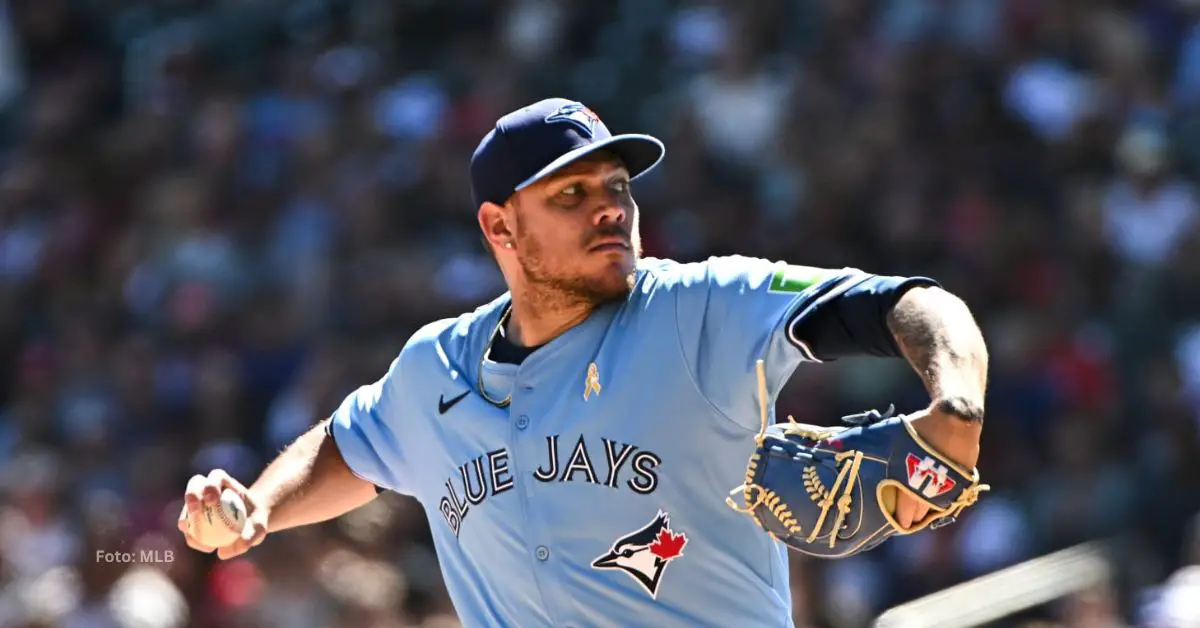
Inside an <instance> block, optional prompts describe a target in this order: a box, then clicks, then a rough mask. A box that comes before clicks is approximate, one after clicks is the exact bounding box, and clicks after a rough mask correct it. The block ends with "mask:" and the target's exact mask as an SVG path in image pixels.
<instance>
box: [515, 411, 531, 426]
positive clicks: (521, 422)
mask: <svg viewBox="0 0 1200 628" xmlns="http://www.w3.org/2000/svg"><path fill="white" fill-rule="evenodd" d="M527 427H529V417H527V416H525V415H524V414H522V415H521V416H519V417H517V429H519V430H523V429H525V428H527Z"/></svg>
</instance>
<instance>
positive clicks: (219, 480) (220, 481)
mask: <svg viewBox="0 0 1200 628" xmlns="http://www.w3.org/2000/svg"><path fill="white" fill-rule="evenodd" d="M217 472H220V475H217V476H213V475H212V474H209V480H212V481H213V482H215V483H216V484H217V486H219V487H220V488H221V490H222V491H223V490H225V489H227V488H231V489H233V490H234V491H236V492H237V493H238V494H239V495H241V496H243V497H245V496H246V493H247V490H246V487H245V486H243V485H242V483H241V482H239V481H237V478H235V477H233V476H232V475H229V474H228V473H225V472H224V471H221V470H220V469H218V470H217V471H214V472H213V473H217Z"/></svg>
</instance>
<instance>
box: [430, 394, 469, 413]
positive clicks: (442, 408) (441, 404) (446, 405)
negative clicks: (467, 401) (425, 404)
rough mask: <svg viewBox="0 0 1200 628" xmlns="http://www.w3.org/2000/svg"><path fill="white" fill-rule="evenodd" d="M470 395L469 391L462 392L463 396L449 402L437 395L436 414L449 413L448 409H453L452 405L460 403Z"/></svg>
mask: <svg viewBox="0 0 1200 628" xmlns="http://www.w3.org/2000/svg"><path fill="white" fill-rule="evenodd" d="M470 393H471V391H469V390H467V391H464V392H463V394H461V395H459V396H457V397H455V398H453V399H451V400H450V401H446V396H445V395H438V414H446V413H447V412H449V411H450V408H453V407H454V404H456V403H458V402H460V401H462V400H463V399H464V398H465V397H466V396H467V395H468V394H470Z"/></svg>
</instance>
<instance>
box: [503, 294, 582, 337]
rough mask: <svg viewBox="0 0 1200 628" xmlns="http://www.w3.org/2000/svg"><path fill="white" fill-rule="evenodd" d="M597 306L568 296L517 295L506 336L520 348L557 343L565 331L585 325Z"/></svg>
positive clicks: (515, 295)
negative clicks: (551, 342) (580, 324)
mask: <svg viewBox="0 0 1200 628" xmlns="http://www.w3.org/2000/svg"><path fill="white" fill-rule="evenodd" d="M594 308H595V305H594V304H592V303H588V302H585V301H581V300H579V299H570V298H567V297H566V295H547V294H540V293H539V294H532V293H531V291H529V290H522V291H520V292H514V293H513V304H512V313H511V314H510V315H509V317H508V324H507V325H506V327H505V332H504V333H505V336H507V338H508V340H509V342H511V343H513V344H515V345H517V346H520V347H536V346H538V345H543V344H546V343H547V342H550V341H551V340H554V339H555V338H557V337H558V336H559V335H561V334H562V333H563V332H565V331H567V330H568V329H570V328H572V327H574V326H576V325H578V324H579V323H582V322H583V321H584V320H586V319H587V317H588V315H589V314H591V313H592V310H593V309H594Z"/></svg>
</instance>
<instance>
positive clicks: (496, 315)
mask: <svg viewBox="0 0 1200 628" xmlns="http://www.w3.org/2000/svg"><path fill="white" fill-rule="evenodd" d="M508 303H509V295H508V293H505V294H502V295H500V296H498V297H496V298H495V299H493V300H492V301H489V302H488V303H485V304H483V305H480V306H479V307H477V308H475V309H474V310H471V311H469V312H464V313H462V314H459V315H458V316H454V317H448V318H442V319H438V320H435V321H432V322H429V323H426V324H425V325H423V326H421V327H420V328H419V329H417V331H415V332H413V334H412V335H411V336H410V337H409V339H408V341H407V342H406V343H405V344H404V348H403V349H401V351H400V355H399V356H398V358H397V361H398V362H399V363H400V364H401V365H406V364H412V363H418V364H420V365H421V368H422V369H424V370H425V372H429V373H437V372H441V371H442V369H445V370H447V371H453V370H454V369H455V368H457V365H458V364H462V363H464V362H466V361H469V359H470V356H471V355H472V354H477V353H479V352H481V351H482V347H483V346H484V345H485V344H486V343H487V341H488V338H490V337H491V335H492V333H493V332H494V331H495V329H496V325H497V324H498V323H499V321H500V316H501V314H503V313H504V309H505V307H507V305H508ZM437 365H440V366H441V368H440V369H439V368H437Z"/></svg>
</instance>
